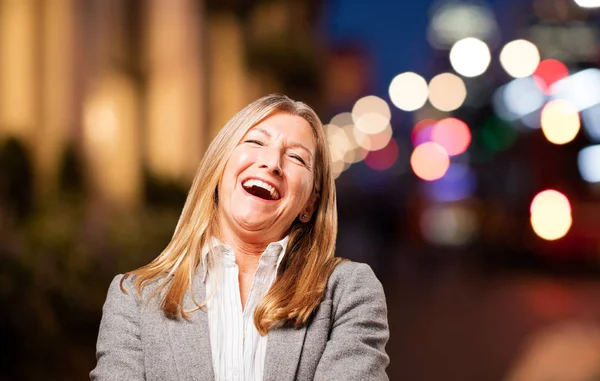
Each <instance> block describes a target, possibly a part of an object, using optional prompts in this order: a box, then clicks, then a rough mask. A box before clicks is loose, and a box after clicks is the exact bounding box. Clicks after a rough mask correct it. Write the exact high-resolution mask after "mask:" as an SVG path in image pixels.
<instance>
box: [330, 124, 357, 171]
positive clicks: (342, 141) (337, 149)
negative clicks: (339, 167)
mask: <svg viewBox="0 0 600 381" xmlns="http://www.w3.org/2000/svg"><path fill="white" fill-rule="evenodd" d="M325 132H326V134H327V142H328V143H329V150H330V153H331V160H332V161H334V162H335V161H344V157H345V156H346V154H347V153H348V151H349V150H351V149H352V142H351V141H350V140H349V139H348V136H347V135H346V132H345V131H344V129H343V128H342V127H339V126H336V125H335V124H327V125H325Z"/></svg>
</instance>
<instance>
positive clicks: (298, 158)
mask: <svg viewBox="0 0 600 381" xmlns="http://www.w3.org/2000/svg"><path fill="white" fill-rule="evenodd" d="M289 156H290V157H291V158H292V159H294V160H296V161H298V162H299V163H301V164H302V165H306V161H304V159H303V158H302V157H300V156H299V155H296V154H295V153H292V154H290V155H289Z"/></svg>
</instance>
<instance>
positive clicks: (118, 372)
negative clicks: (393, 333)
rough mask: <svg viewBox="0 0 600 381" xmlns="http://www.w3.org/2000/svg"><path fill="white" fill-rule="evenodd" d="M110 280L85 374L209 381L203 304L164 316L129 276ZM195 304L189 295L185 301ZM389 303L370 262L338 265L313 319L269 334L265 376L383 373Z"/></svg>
mask: <svg viewBox="0 0 600 381" xmlns="http://www.w3.org/2000/svg"><path fill="white" fill-rule="evenodd" d="M121 278H122V275H119V276H117V277H115V279H113V281H112V283H111V285H110V288H109V290H108V296H107V298H106V303H105V304H104V308H103V314H102V321H101V323H100V332H99V334H98V343H97V350H96V357H97V360H98V362H97V365H96V368H95V369H94V370H92V372H91V373H90V378H91V379H92V380H97V381H108V380H119V381H123V380H144V379H145V380H186V381H187V380H197V381H200V380H214V378H215V376H214V373H213V368H212V354H211V346H210V341H209V340H210V337H209V329H208V317H207V313H206V310H205V309H200V310H197V311H195V312H193V313H191V314H190V319H189V320H185V319H180V320H171V319H167V318H166V317H165V316H164V314H163V312H162V311H161V310H160V309H159V308H158V301H157V300H156V299H157V298H154V299H153V302H151V303H148V304H142V303H141V302H139V301H138V299H137V298H136V296H135V291H134V288H133V284H132V282H131V278H128V279H127V280H126V281H125V282H124V283H123V284H124V287H125V288H126V289H127V291H128V292H129V294H128V295H126V294H124V293H123V292H122V291H121V289H120V287H119V282H120V280H121ZM199 278H200V277H199V276H197V277H196V278H195V279H194V285H193V287H194V292H195V298H196V300H198V301H202V300H204V297H205V289H204V284H203V283H202V281H200V279H199ZM193 306H194V304H193V301H192V300H191V297H190V296H189V293H188V295H186V297H185V300H184V308H186V309H190V308H192V307H193ZM388 338H389V330H388V322H387V307H386V303H385V296H384V293H383V288H382V287H381V283H380V282H379V280H377V278H376V277H375V274H374V273H373V271H372V270H371V268H370V267H369V266H368V265H365V264H361V263H354V262H350V261H347V262H342V263H341V264H339V265H338V266H337V267H336V268H335V270H334V271H333V273H332V274H331V277H330V278H329V282H328V284H327V290H326V293H325V298H324V300H323V302H321V304H320V306H319V307H318V309H317V310H316V311H315V312H314V314H313V316H312V318H311V320H310V323H309V324H308V325H307V326H305V327H303V328H300V329H295V328H278V329H273V330H271V331H270V332H269V333H268V341H267V353H266V358H265V371H264V379H265V380H269V381H271V380H272V381H285V380H360V381H365V380H387V379H388V377H387V375H386V373H385V369H386V367H387V365H388V364H389V357H388V356H387V354H386V352H385V345H386V343H387V341H388Z"/></svg>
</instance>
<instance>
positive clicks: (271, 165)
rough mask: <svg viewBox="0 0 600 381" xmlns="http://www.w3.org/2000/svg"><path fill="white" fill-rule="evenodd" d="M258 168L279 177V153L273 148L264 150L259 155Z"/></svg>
mask: <svg viewBox="0 0 600 381" xmlns="http://www.w3.org/2000/svg"><path fill="white" fill-rule="evenodd" d="M259 160H260V163H259V167H260V168H266V169H267V170H268V171H269V172H271V173H273V174H274V175H276V176H280V175H281V173H282V170H281V153H280V152H279V150H278V149H275V148H265V149H263V150H262V152H261V155H260V158H259Z"/></svg>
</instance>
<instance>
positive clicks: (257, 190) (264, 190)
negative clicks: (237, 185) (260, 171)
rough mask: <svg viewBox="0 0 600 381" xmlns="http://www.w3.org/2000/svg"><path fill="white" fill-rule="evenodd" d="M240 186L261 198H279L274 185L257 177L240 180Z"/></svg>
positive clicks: (270, 199)
mask: <svg viewBox="0 0 600 381" xmlns="http://www.w3.org/2000/svg"><path fill="white" fill-rule="evenodd" d="M242 187H244V189H245V190H246V192H248V193H250V194H251V195H253V196H255V197H258V198H262V199H263V200H269V201H274V200H279V198H280V196H279V192H278V191H277V189H275V187H274V186H272V185H270V184H267V183H265V182H264V181H262V180H258V179H248V180H245V181H244V182H242Z"/></svg>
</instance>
